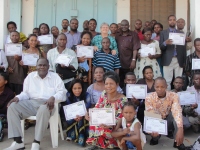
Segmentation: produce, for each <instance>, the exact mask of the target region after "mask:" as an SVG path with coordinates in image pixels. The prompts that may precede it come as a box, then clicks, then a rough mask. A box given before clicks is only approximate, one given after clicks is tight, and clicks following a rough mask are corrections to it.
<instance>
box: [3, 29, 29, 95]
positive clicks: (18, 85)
mask: <svg viewBox="0 0 200 150" xmlns="http://www.w3.org/2000/svg"><path fill="white" fill-rule="evenodd" d="M10 38H11V41H12V43H10V44H6V47H5V53H6V56H7V60H8V69H7V71H8V73H9V86H10V88H11V90H12V91H13V92H14V93H15V94H20V93H21V91H22V90H23V82H24V78H25V74H26V70H25V69H24V68H23V67H22V66H20V65H19V61H20V60H21V54H22V49H25V48H24V47H22V45H21V43H19V38H20V35H19V32H17V31H13V32H11V33H10Z"/></svg>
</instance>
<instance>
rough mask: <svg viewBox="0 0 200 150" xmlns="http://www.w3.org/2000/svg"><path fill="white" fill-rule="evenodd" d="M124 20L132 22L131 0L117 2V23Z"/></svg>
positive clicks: (118, 0)
mask: <svg viewBox="0 0 200 150" xmlns="http://www.w3.org/2000/svg"><path fill="white" fill-rule="evenodd" d="M123 19H127V20H128V21H129V22H130V0H117V23H120V22H121V21H122V20H123Z"/></svg>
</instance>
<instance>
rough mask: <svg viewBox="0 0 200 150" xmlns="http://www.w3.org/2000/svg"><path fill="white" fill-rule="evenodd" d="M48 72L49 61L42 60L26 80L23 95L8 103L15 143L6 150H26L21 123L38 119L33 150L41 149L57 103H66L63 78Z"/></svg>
mask: <svg viewBox="0 0 200 150" xmlns="http://www.w3.org/2000/svg"><path fill="white" fill-rule="evenodd" d="M48 70H49V62H48V60H47V59H46V58H40V59H39V60H38V61H37V71H35V72H31V73H30V74H29V75H28V76H27V77H26V79H25V81H24V88H23V92H22V93H21V94H19V95H17V96H16V97H14V98H13V99H12V100H11V101H10V102H9V103H8V111H7V118H8V138H14V142H13V143H12V145H11V146H10V147H8V148H6V149H5V150H16V149H24V143H23V142H22V136H23V135H22V128H21V123H20V120H22V119H26V118H28V117H30V116H36V118H37V122H36V126H35V139H34V141H33V144H32V148H31V150H39V149H40V141H41V140H42V138H43V136H44V134H45V131H46V129H47V127H48V122H49V119H50V117H51V116H52V115H53V114H54V111H55V109H54V103H55V101H57V100H62V101H65V100H66V93H67V91H66V89H65V87H64V84H63V81H62V80H61V79H60V77H59V76H58V75H57V74H56V73H54V72H49V71H48ZM57 111H58V110H57ZM23 138H24V137H23Z"/></svg>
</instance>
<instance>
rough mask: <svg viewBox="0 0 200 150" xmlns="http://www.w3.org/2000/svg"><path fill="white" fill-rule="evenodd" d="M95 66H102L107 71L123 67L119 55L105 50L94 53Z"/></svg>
mask: <svg viewBox="0 0 200 150" xmlns="http://www.w3.org/2000/svg"><path fill="white" fill-rule="evenodd" d="M92 64H93V66H95V67H96V66H102V67H103V68H104V69H105V70H106V71H114V70H115V69H119V68H121V65H120V61H119V57H118V55H112V54H111V53H108V54H106V53H105V52H104V51H103V50H100V51H97V52H96V53H95V54H94V58H93V61H92Z"/></svg>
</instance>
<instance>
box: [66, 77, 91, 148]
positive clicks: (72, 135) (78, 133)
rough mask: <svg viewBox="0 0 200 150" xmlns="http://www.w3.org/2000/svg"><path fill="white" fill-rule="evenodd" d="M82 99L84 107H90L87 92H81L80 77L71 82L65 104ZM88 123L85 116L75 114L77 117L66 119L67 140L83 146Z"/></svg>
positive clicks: (86, 135)
mask: <svg viewBox="0 0 200 150" xmlns="http://www.w3.org/2000/svg"><path fill="white" fill-rule="evenodd" d="M82 100H84V102H85V106H86V109H89V108H90V107H91V100H90V96H89V94H88V93H87V92H86V93H84V92H83V83H82V81H81V80H80V79H74V80H72V82H71V85H70V88H69V92H68V93H67V100H66V104H67V105H69V104H72V103H76V102H78V101H82ZM88 130H89V123H88V121H87V120H85V117H80V116H77V118H75V119H72V120H68V121H67V132H66V134H67V140H69V141H71V140H73V141H74V142H77V143H78V144H79V145H81V146H85V141H86V139H87V137H88Z"/></svg>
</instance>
